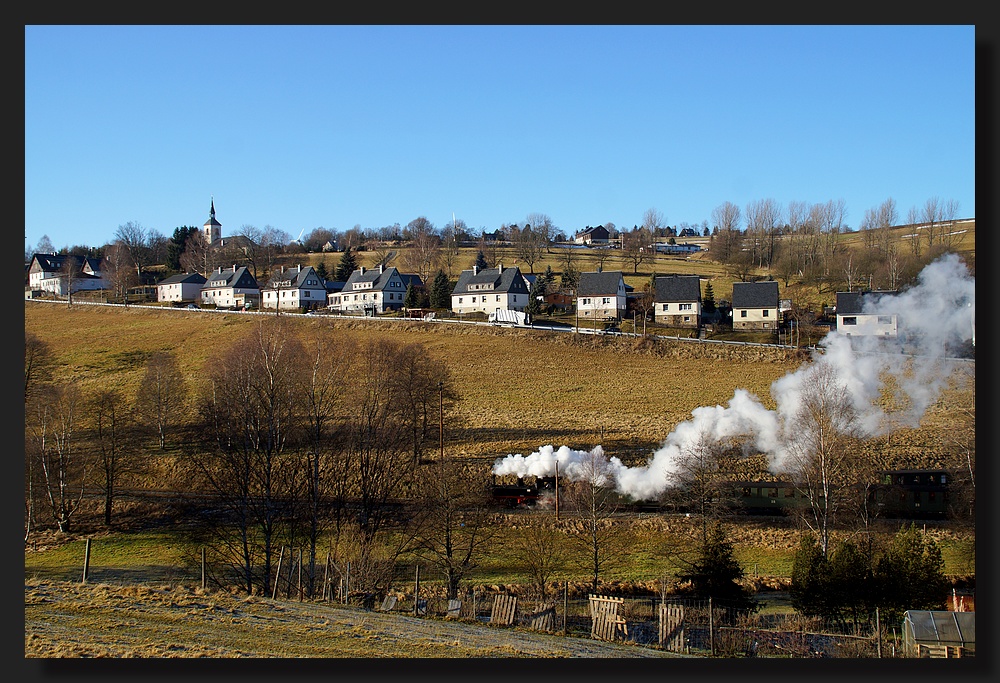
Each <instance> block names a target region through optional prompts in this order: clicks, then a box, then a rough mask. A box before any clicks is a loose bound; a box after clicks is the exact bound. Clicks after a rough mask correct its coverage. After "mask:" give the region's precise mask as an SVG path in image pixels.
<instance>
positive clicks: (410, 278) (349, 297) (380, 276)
mask: <svg viewBox="0 0 1000 683" xmlns="http://www.w3.org/2000/svg"><path fill="white" fill-rule="evenodd" d="M410 285H412V286H414V287H422V286H423V282H422V281H421V279H420V276H419V275H411V274H405V275H404V274H403V273H400V272H399V270H397V269H396V268H395V267H392V266H390V267H388V268H387V267H386V266H385V265H384V264H379V265H378V267H376V268H365V267H363V266H362V267H361V268H358V269H357V270H355V271H354V272H353V273H351V275H350V276H349V277H348V278H347V282H345V283H344V286H343V288H342V289H341V290H340V292H333V293H329V294H327V297H326V305H327V308H328V309H330V310H331V311H341V312H344V313H364V314H365V315H376V314H378V313H384V312H386V311H398V310H399V309H401V308H403V302H404V301H405V299H406V289H407V287H408V286H410Z"/></svg>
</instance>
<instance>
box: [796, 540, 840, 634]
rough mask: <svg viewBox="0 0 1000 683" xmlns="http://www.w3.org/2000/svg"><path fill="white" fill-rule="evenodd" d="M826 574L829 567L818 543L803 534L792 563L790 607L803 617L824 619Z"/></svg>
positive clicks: (827, 586)
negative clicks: (822, 617)
mask: <svg viewBox="0 0 1000 683" xmlns="http://www.w3.org/2000/svg"><path fill="white" fill-rule="evenodd" d="M828 574H829V567H828V566H827V560H826V557H824V556H823V551H822V549H821V548H820V547H819V541H817V540H816V537H815V536H814V535H812V534H805V535H804V536H803V537H802V539H801V540H800V541H799V547H798V549H797V550H796V551H795V558H794V560H793V561H792V584H791V586H790V587H789V590H788V594H789V597H790V598H791V603H792V607H794V608H795V609H796V610H798V611H799V612H801V613H802V614H804V615H806V616H819V615H825V614H826V613H827V610H828V605H827V602H826V600H825V598H826V595H827V590H828V588H829V583H830V582H829V576H828Z"/></svg>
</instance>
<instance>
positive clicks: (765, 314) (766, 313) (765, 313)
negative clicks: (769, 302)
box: [764, 308, 771, 318]
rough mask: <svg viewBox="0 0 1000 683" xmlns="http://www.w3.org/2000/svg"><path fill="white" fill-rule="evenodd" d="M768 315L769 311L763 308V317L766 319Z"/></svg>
mask: <svg viewBox="0 0 1000 683" xmlns="http://www.w3.org/2000/svg"><path fill="white" fill-rule="evenodd" d="M770 314H771V311H769V310H767V309H766V308H765V309H764V317H765V318H766V317H767V316H769V315H770Z"/></svg>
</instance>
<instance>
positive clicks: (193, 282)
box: [156, 273, 207, 303]
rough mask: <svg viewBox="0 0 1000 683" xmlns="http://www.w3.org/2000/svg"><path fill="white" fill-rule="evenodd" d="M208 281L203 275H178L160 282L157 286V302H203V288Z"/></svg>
mask: <svg viewBox="0 0 1000 683" xmlns="http://www.w3.org/2000/svg"><path fill="white" fill-rule="evenodd" d="M206 282H207V280H206V279H205V276H204V275H202V274H201V273H178V274H177V275H171V276H170V277H168V278H164V279H163V280H160V282H158V283H157V285H156V300H157V301H165V302H170V303H195V302H198V301H201V288H202V287H203V286H204V285H205V283H206Z"/></svg>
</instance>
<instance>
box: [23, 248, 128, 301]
mask: <svg viewBox="0 0 1000 683" xmlns="http://www.w3.org/2000/svg"><path fill="white" fill-rule="evenodd" d="M67 264H69V265H68V266H67ZM67 267H69V268H71V269H72V275H71V276H70V275H67V273H66V271H67ZM70 283H71V284H70ZM28 288H29V289H31V290H33V291H42V292H47V293H49V294H54V295H55V296H66V295H67V294H71V293H72V292H70V291H68V290H69V289H72V291H73V292H80V291H92V290H98V289H107V288H108V283H107V280H105V279H104V276H103V274H102V273H101V263H100V261H99V260H98V259H95V258H90V257H87V258H82V257H79V256H72V255H68V254H61V255H60V254H35V255H34V256H32V257H31V264H30V265H29V266H28Z"/></svg>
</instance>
